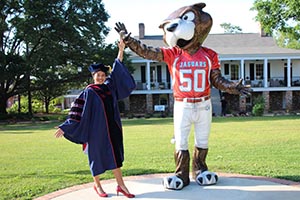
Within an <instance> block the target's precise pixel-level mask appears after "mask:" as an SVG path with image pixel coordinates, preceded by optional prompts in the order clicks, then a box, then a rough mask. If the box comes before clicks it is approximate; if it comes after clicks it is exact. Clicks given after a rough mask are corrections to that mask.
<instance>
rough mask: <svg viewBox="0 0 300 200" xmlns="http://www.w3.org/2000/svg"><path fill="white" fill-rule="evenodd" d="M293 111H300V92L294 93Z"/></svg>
mask: <svg viewBox="0 0 300 200" xmlns="http://www.w3.org/2000/svg"><path fill="white" fill-rule="evenodd" d="M292 105H293V110H300V91H295V92H293V100H292Z"/></svg>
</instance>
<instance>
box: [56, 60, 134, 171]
mask: <svg viewBox="0 0 300 200" xmlns="http://www.w3.org/2000/svg"><path fill="white" fill-rule="evenodd" d="M104 84H105V86H104V85H103V86H99V85H89V86H87V87H86V88H85V89H84V91H83V92H82V93H81V94H80V95H79V97H78V98H77V99H76V100H75V102H74V103H73V106H72V108H71V111H70V113H69V116H68V119H67V120H66V121H65V122H64V123H63V124H61V125H60V126H59V128H61V129H62V130H63V131H64V137H65V138H66V139H68V140H70V141H71V142H74V143H77V144H87V145H88V152H87V154H88V158H89V165H90V169H91V173H92V175H93V176H96V175H99V174H102V173H104V172H105V171H106V170H112V169H116V168H119V167H121V166H122V162H123V160H124V151H123V138H122V124H121V118H120V112H119V109H118V100H119V99H123V98H126V97H128V96H129V95H130V93H131V92H132V91H133V90H134V89H135V87H136V85H135V81H134V79H133V77H132V76H131V74H130V73H129V71H128V70H127V68H126V67H125V66H124V65H123V63H122V62H120V60H118V59H116V60H115V62H114V64H113V69H112V72H111V74H110V75H109V76H108V77H107V79H106V81H105V83H104ZM109 99H112V102H108V101H109Z"/></svg>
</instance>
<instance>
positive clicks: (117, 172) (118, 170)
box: [112, 168, 130, 194]
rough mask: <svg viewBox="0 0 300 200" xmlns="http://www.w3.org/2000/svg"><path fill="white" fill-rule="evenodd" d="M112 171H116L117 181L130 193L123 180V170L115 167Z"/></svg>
mask: <svg viewBox="0 0 300 200" xmlns="http://www.w3.org/2000/svg"><path fill="white" fill-rule="evenodd" d="M112 172H113V173H114V176H115V178H116V181H117V184H118V185H119V186H120V187H121V188H122V189H123V190H124V191H125V192H126V193H128V194H130V193H129V190H128V189H127V187H126V186H125V183H124V180H123V177H122V171H121V168H117V169H114V170H112Z"/></svg>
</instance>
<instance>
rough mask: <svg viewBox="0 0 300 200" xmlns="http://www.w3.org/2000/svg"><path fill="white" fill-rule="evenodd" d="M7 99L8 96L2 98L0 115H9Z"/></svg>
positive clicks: (0, 99)
mask: <svg viewBox="0 0 300 200" xmlns="http://www.w3.org/2000/svg"><path fill="white" fill-rule="evenodd" d="M7 100H8V98H7V97H1V98H0V115H7V111H6V103H7Z"/></svg>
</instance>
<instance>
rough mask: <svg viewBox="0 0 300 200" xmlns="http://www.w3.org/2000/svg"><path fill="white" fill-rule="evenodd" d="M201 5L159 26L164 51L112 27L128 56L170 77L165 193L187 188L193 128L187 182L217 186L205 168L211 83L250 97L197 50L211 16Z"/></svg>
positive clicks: (205, 51)
mask: <svg viewBox="0 0 300 200" xmlns="http://www.w3.org/2000/svg"><path fill="white" fill-rule="evenodd" d="M205 6H206V5H205V3H197V4H194V5H190V6H185V7H182V8H179V9H178V10H176V11H174V12H173V13H171V14H170V15H169V17H168V18H167V19H165V20H164V21H163V22H162V23H161V24H160V26H159V28H161V29H162V30H163V32H164V35H163V40H164V42H165V43H166V44H167V45H168V46H169V47H168V48H164V47H157V48H154V47H150V46H147V45H145V44H142V43H141V42H140V41H139V40H137V39H135V38H133V37H131V36H130V33H128V32H127V30H126V27H125V25H124V24H123V23H120V22H118V23H116V26H115V30H116V31H117V32H118V33H119V35H120V36H121V38H122V39H123V40H124V41H125V44H126V45H127V46H128V47H129V48H130V49H131V50H132V51H133V52H135V53H136V54H138V55H139V56H141V57H143V58H145V59H149V60H157V61H160V62H165V63H166V64H167V65H168V70H169V72H170V75H171V77H172V86H173V96H174V137H175V152H174V156H175V163H176V169H175V174H174V175H173V176H170V177H165V178H164V179H163V185H164V187H165V188H166V189H172V190H180V189H182V188H183V187H185V186H187V185H188V184H189V183H190V178H189V169H190V153H189V149H188V136H189V133H190V129H191V126H192V125H194V130H195V144H194V151H193V155H192V178H193V179H195V181H196V182H197V183H198V184H199V185H212V184H216V182H217V181H218V176H217V175H216V174H215V173H213V172H210V171H208V167H207V164H206V156H207V153H208V139H209V134H210V128H211V119H212V106H211V99H210V92H211V91H210V90H211V89H210V88H211V84H212V85H213V86H214V87H216V88H217V89H219V90H222V91H225V92H228V93H230V94H237V95H251V88H250V87H249V86H245V85H243V84H242V79H240V80H239V81H238V82H233V81H230V80H227V79H225V78H224V77H222V75H221V70H220V63H219V59H218V54H217V53H216V52H215V51H213V50H212V49H209V48H207V47H204V46H202V44H203V41H204V40H205V39H206V37H207V35H208V33H209V31H210V29H211V27H212V18H211V16H210V15H209V14H208V13H206V12H204V11H203V10H202V9H203V8H204V7H205Z"/></svg>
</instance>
